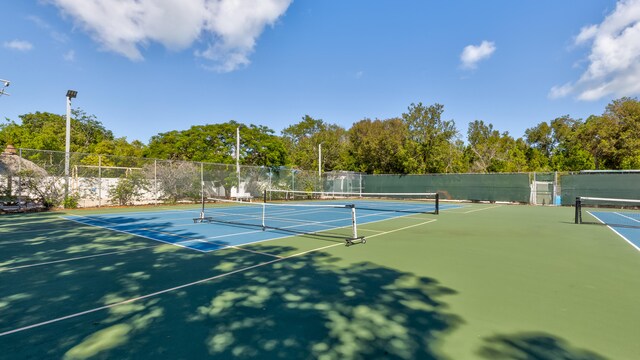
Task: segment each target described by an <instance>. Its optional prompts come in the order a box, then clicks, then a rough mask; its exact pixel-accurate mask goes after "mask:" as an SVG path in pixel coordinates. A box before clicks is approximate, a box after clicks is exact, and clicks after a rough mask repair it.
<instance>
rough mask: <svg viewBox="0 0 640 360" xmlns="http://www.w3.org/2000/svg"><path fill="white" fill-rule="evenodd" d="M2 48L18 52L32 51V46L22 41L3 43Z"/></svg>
mask: <svg viewBox="0 0 640 360" xmlns="http://www.w3.org/2000/svg"><path fill="white" fill-rule="evenodd" d="M4 47H6V48H7V49H12V50H18V51H29V50H31V49H33V45H32V44H31V43H30V42H28V41H24V40H11V41H5V42H4Z"/></svg>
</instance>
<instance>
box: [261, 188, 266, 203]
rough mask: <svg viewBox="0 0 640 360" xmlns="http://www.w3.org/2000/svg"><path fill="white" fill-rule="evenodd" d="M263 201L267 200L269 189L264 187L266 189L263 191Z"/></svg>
mask: <svg viewBox="0 0 640 360" xmlns="http://www.w3.org/2000/svg"><path fill="white" fill-rule="evenodd" d="M262 202H263V203H266V202H267V189H264V191H263V192H262Z"/></svg>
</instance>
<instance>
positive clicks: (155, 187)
mask: <svg viewBox="0 0 640 360" xmlns="http://www.w3.org/2000/svg"><path fill="white" fill-rule="evenodd" d="M153 198H154V199H153V201H154V205H156V206H157V205H158V160H156V159H153Z"/></svg>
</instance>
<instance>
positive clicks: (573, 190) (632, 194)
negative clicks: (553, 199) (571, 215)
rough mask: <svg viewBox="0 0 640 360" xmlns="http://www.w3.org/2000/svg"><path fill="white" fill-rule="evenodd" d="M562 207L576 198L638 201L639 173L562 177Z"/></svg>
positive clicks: (639, 195) (639, 189)
mask: <svg viewBox="0 0 640 360" xmlns="http://www.w3.org/2000/svg"><path fill="white" fill-rule="evenodd" d="M560 182H561V186H562V205H572V204H573V203H575V201H576V197H578V196H586V197H603V198H616V199H640V173H638V172H628V173H625V172H620V173H610V172H606V173H580V174H569V175H564V176H562V177H561V179H560Z"/></svg>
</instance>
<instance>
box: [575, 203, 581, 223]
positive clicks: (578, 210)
mask: <svg viewBox="0 0 640 360" xmlns="http://www.w3.org/2000/svg"><path fill="white" fill-rule="evenodd" d="M575 223H576V224H581V223H582V200H580V197H579V196H578V197H576V215H575Z"/></svg>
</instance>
